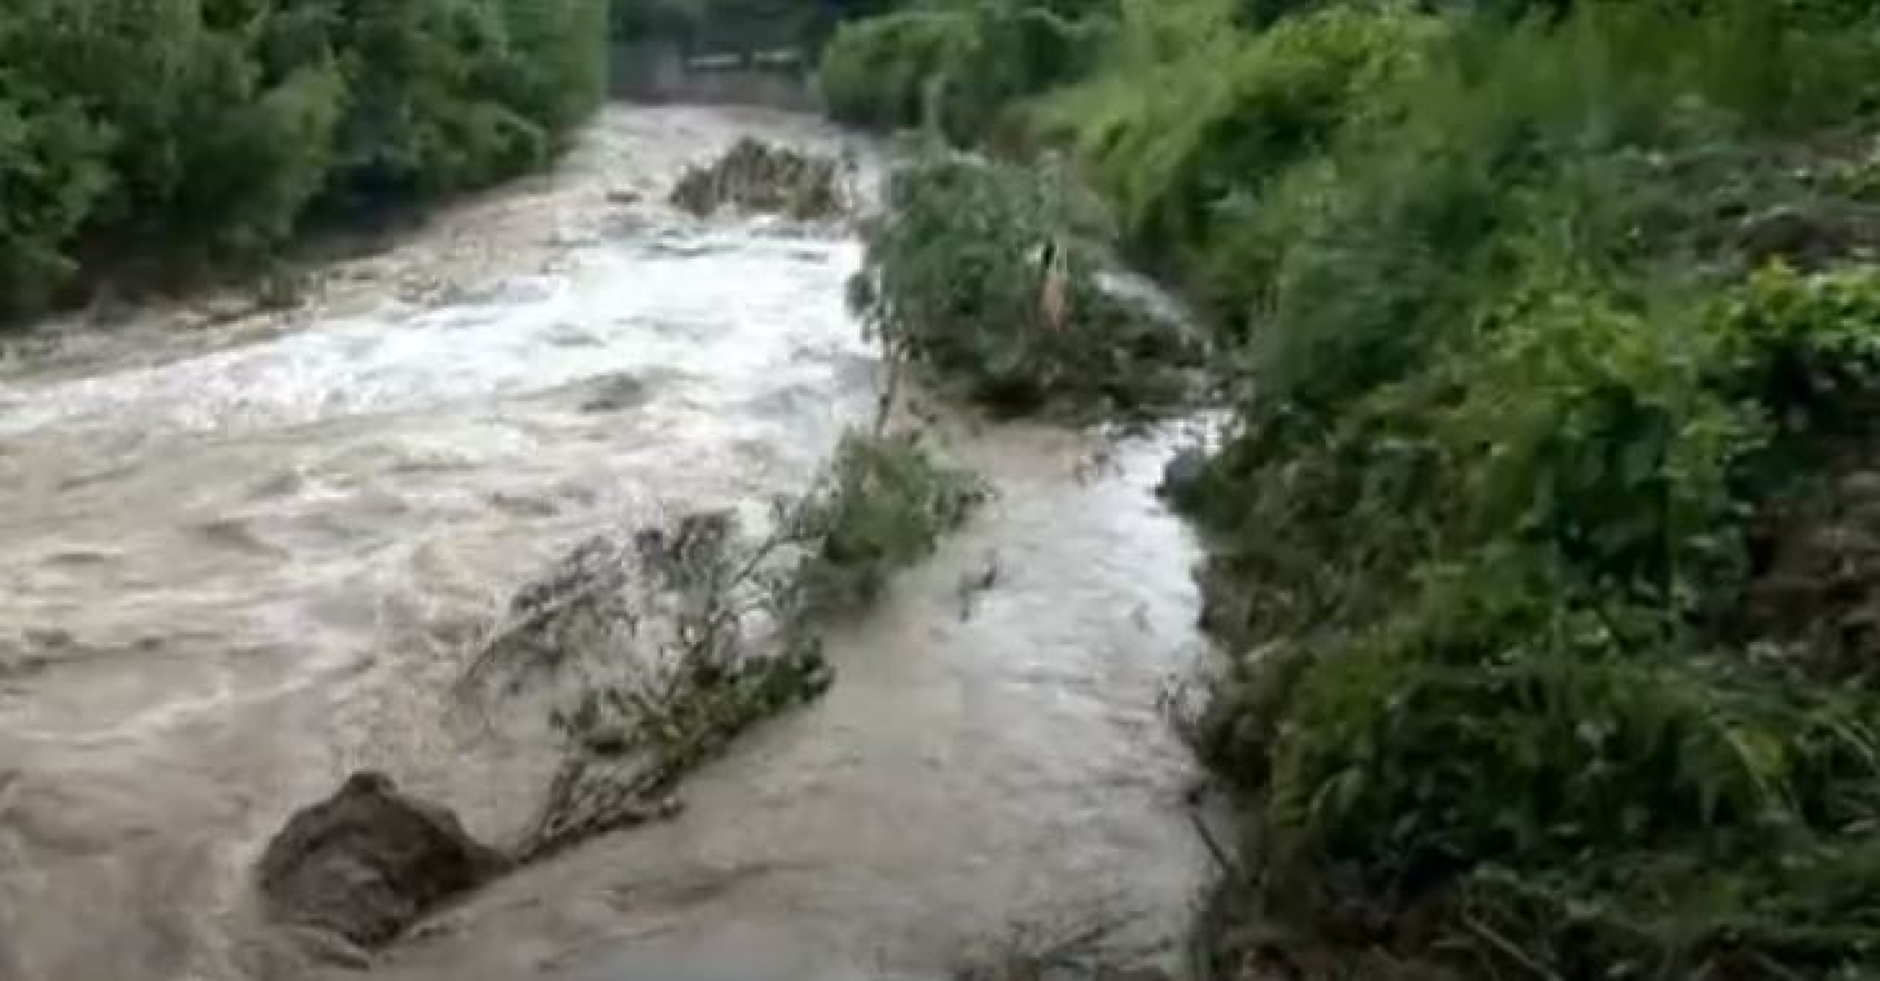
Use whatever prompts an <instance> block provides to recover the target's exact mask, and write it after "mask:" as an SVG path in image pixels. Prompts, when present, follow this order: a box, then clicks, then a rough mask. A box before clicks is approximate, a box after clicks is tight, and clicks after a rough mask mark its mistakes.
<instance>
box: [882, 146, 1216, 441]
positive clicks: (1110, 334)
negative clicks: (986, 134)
mask: <svg viewBox="0 0 1880 981" xmlns="http://www.w3.org/2000/svg"><path fill="white" fill-rule="evenodd" d="M865 239H866V242H867V260H866V265H865V267H864V268H863V270H862V272H861V273H860V274H859V275H858V276H857V277H856V280H855V284H854V289H853V291H852V297H851V299H852V301H853V304H854V306H855V307H856V309H857V310H858V311H860V313H861V314H862V316H863V318H864V320H865V322H866V323H867V324H868V325H869V327H870V328H871V329H872V330H873V331H875V332H876V333H877V334H878V335H879V336H880V338H881V339H882V341H883V342H884V344H885V346H886V347H887V349H888V351H889V352H890V355H891V356H893V357H895V358H898V359H905V360H907V361H909V362H911V363H912V364H914V365H915V366H916V367H919V368H922V369H925V370H927V371H928V372H929V373H930V374H931V375H932V376H933V377H934V379H935V380H937V381H938V382H939V383H940V384H942V385H944V386H948V387H951V388H954V389H957V390H958V391H960V392H961V393H962V394H964V395H965V396H966V397H968V398H970V399H972V400H973V401H976V402H978V403H980V404H983V405H986V406H988V407H990V408H992V409H995V410H997V411H1001V412H1005V413H1011V414H1019V413H1026V412H1033V411H1038V410H1040V409H1045V408H1051V407H1057V408H1068V409H1073V410H1077V409H1083V410H1087V409H1091V408H1101V409H1107V410H1109V411H1116V412H1124V413H1140V412H1146V411H1150V410H1153V409H1156V408H1159V407H1165V406H1167V405H1169V404H1172V403H1174V402H1176V401H1177V400H1178V399H1179V398H1180V396H1181V395H1182V394H1183V392H1184V390H1185V388H1186V386H1187V382H1188V376H1187V374H1186V372H1185V371H1184V369H1186V368H1189V367H1192V366H1193V365H1194V363H1195V361H1196V358H1197V356H1198V353H1199V352H1198V349H1197V345H1196V344H1195V343H1194V341H1195V338H1193V337H1192V336H1190V335H1189V334H1187V333H1186V332H1184V331H1183V330H1181V329H1180V328H1179V327H1178V326H1177V325H1174V324H1169V323H1165V322H1160V321H1158V320H1157V319H1155V318H1153V317H1151V316H1149V315H1148V313H1147V312H1146V311H1143V310H1139V309H1135V308H1134V307H1132V306H1131V305H1130V304H1128V303H1126V302H1124V301H1123V300H1121V299H1120V298H1118V297H1117V296H1116V295H1114V294H1113V293H1111V292H1108V291H1106V290H1105V289H1104V288H1103V286H1102V283H1101V282H1100V275H1101V273H1102V271H1103V265H1104V263H1105V262H1106V261H1108V258H1109V256H1108V253H1109V250H1110V247H1111V244H1112V240H1113V233H1112V231H1111V223H1110V221H1109V219H1108V217H1107V215H1106V213H1105V211H1104V209H1103V208H1102V206H1101V204H1100V203H1099V202H1098V201H1096V200H1095V199H1094V198H1092V197H1091V196H1090V195H1089V194H1088V193H1087V192H1084V191H1083V190H1081V189H1080V188H1079V187H1078V186H1077V185H1076V183H1075V182H1074V181H1070V180H1068V179H1065V178H1064V177H1063V176H1062V175H1050V176H1040V175H1038V174H1034V173H1032V172H1031V171H1029V170H1026V169H1024V168H1022V167H1017V166H1013V165H1009V164H1001V163H996V162H990V161H986V160H982V159H978V158H973V157H969V156H966V155H963V154H948V153H937V154H933V155H931V156H929V157H927V158H925V159H922V160H919V161H916V162H915V163H913V164H911V165H908V166H906V167H903V168H901V169H899V170H898V171H896V172H895V173H894V175H893V176H892V177H891V178H890V183H889V188H888V194H887V201H886V202H885V206H884V209H883V213H882V214H881V215H880V216H879V217H877V218H876V219H875V220H874V221H872V222H871V223H870V224H869V227H868V228H867V229H866V231H865Z"/></svg>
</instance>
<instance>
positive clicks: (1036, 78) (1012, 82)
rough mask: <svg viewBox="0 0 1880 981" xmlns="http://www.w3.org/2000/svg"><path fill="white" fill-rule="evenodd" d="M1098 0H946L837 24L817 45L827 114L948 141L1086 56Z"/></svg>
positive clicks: (1084, 64) (1085, 62)
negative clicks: (927, 130)
mask: <svg viewBox="0 0 1880 981" xmlns="http://www.w3.org/2000/svg"><path fill="white" fill-rule="evenodd" d="M1109 6H1111V4H1109V3H1106V2H1103V0H1055V2H1018V0H954V2H948V3H937V4H929V5H923V6H917V7H915V8H913V9H910V10H905V11H899V12H895V13H892V14H889V15H886V16H882V17H874V18H868V19H865V20H860V21H855V22H852V23H849V24H844V25H842V26H841V27H840V28H839V29H838V30H837V31H836V33H835V35H834V36H833V37H832V38H831V39H830V41H829V43H828V45H827V47H826V48H825V49H824V50H823V52H822V58H821V61H820V63H819V66H818V73H817V87H818V89H819V90H820V92H821V93H822V97H823V101H824V103H825V105H826V106H827V107H828V111H829V114H830V115H831V116H833V117H835V118H836V119H838V120H841V121H843V122H846V123H850V124H853V125H858V126H866V127H871V128H876V129H902V128H911V127H915V126H918V125H923V124H929V125H932V126H933V127H935V128H936V129H938V130H939V131H940V132H943V133H945V134H947V135H948V136H949V137H951V138H952V139H953V140H955V141H956V142H960V143H967V142H972V141H973V140H974V139H975V138H976V137H977V136H978V135H980V134H983V133H986V132H988V131H992V130H996V129H998V128H999V127H1000V126H1001V125H1002V120H1003V119H1004V118H1005V117H1006V116H1007V114H1008V110H1009V108H1010V106H1011V105H1012V104H1013V103H1014V102H1015V101H1017V100H1019V99H1022V98H1023V97H1025V96H1027V95H1029V94H1032V93H1035V92H1039V91H1042V90H1044V89H1046V88H1050V87H1052V86H1055V85H1059V84H1062V83H1064V82H1067V81H1070V80H1071V79H1073V78H1075V77H1077V76H1079V75H1081V74H1083V73H1084V72H1085V71H1086V70H1087V69H1088V68H1089V67H1090V65H1091V64H1092V63H1093V60H1092V59H1093V55H1094V53H1095V52H1096V51H1097V49H1098V46H1097V39H1098V32H1099V31H1101V30H1102V26H1101V25H1103V24H1104V23H1105V22H1104V21H1101V20H1098V19H1096V18H1092V17H1090V16H1089V15H1090V14H1091V13H1094V12H1097V11H1101V10H1104V9H1106V8H1107V7H1109Z"/></svg>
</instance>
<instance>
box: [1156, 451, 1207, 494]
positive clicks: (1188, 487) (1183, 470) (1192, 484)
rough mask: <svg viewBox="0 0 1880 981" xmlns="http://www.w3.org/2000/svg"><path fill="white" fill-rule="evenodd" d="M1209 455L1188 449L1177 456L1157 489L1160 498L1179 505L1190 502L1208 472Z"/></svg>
mask: <svg viewBox="0 0 1880 981" xmlns="http://www.w3.org/2000/svg"><path fill="white" fill-rule="evenodd" d="M1207 468H1208V455H1207V454H1206V453H1204V452H1202V451H1201V450H1198V449H1186V450H1183V451H1181V452H1180V453H1177V454H1175V457H1174V459H1171V460H1170V461H1169V462H1168V466H1167V467H1165V468H1163V470H1162V483H1161V484H1160V485H1159V486H1157V487H1156V489H1155V492H1156V494H1158V495H1159V496H1161V497H1163V498H1165V499H1167V500H1170V501H1175V502H1177V503H1181V502H1183V501H1187V500H1189V499H1190V498H1191V497H1192V496H1193V495H1194V492H1195V490H1196V489H1197V488H1198V487H1200V485H1201V477H1202V474H1204V473H1206V472H1207Z"/></svg>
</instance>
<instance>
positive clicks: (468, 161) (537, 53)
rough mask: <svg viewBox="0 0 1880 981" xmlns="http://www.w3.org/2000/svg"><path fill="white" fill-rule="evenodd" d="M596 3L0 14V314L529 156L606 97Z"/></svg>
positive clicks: (76, 4) (504, 1)
mask: <svg viewBox="0 0 1880 981" xmlns="http://www.w3.org/2000/svg"><path fill="white" fill-rule="evenodd" d="M607 8H608V4H607V2H606V0H565V2H556V3H544V2H539V0H404V2H398V3H357V2H349V0H304V2H286V0H140V2H135V3H132V2H125V0H10V2H9V3H7V4H6V5H5V7H4V9H0V317H4V316H8V315H18V314H22V313H30V312H33V311H35V310H38V309H42V308H43V307H44V306H45V305H46V304H48V303H50V302H53V301H56V300H58V299H60V298H62V297H63V296H64V295H65V290H66V289H67V288H68V287H70V285H71V284H72V283H73V281H74V278H75V277H79V276H82V275H84V274H86V273H90V274H92V275H93V276H100V275H104V274H106V273H117V274H122V273H125V272H133V271H135V272H144V271H150V272H160V273H163V274H166V275H167V274H177V273H190V272H194V271H197V270H199V269H203V268H223V267H228V266H231V265H233V266H243V265H254V264H255V263H257V262H258V261H260V260H261V259H263V258H265V257H266V255H267V254H268V253H269V252H270V251H271V250H273V249H275V248H276V247H278V246H279V245H281V244H282V243H283V242H284V241H285V240H286V239H287V238H288V237H289V236H290V235H291V234H293V233H294V232H295V231H296V230H297V229H299V228H301V227H303V226H305V225H306V224H307V223H309V222H310V221H312V220H314V219H316V218H325V217H333V218H344V217H348V216H352V215H356V214H358V213H360V212H362V211H373V210H379V209H383V208H385V207H387V206H390V205H399V204H405V203H410V202H415V201H421V200H424V199H426V198H431V197H435V196H437V195H440V194H443V193H447V192H450V191H454V190H460V189H463V188H469V187H475V186H478V185H482V184H486V183H489V182H491V181H494V180H497V179H499V178H502V177H505V176H509V175H512V174H515V173H518V172H521V171H523V170H526V169H529V168H531V167H535V166H538V165H540V164H542V163H544V162H545V161H546V160H548V158H549V157H550V156H551V155H552V154H553V153H554V152H555V151H556V150H557V148H558V147H559V146H560V144H561V142H562V141H563V140H564V138H565V137H566V136H567V134H568V133H569V132H570V130H571V128H572V127H573V126H574V125H575V124H576V123H577V122H578V121H580V120H581V119H582V118H583V117H584V116H585V115H586V114H587V112H588V110H590V109H591V108H592V107H593V106H594V105H595V104H597V103H598V101H599V100H600V98H601V96H602V94H603V92H604V90H605V82H606V70H607V62H606V57H607V52H606V47H605V45H606V31H607V23H606V21H607V16H608V9H607Z"/></svg>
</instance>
